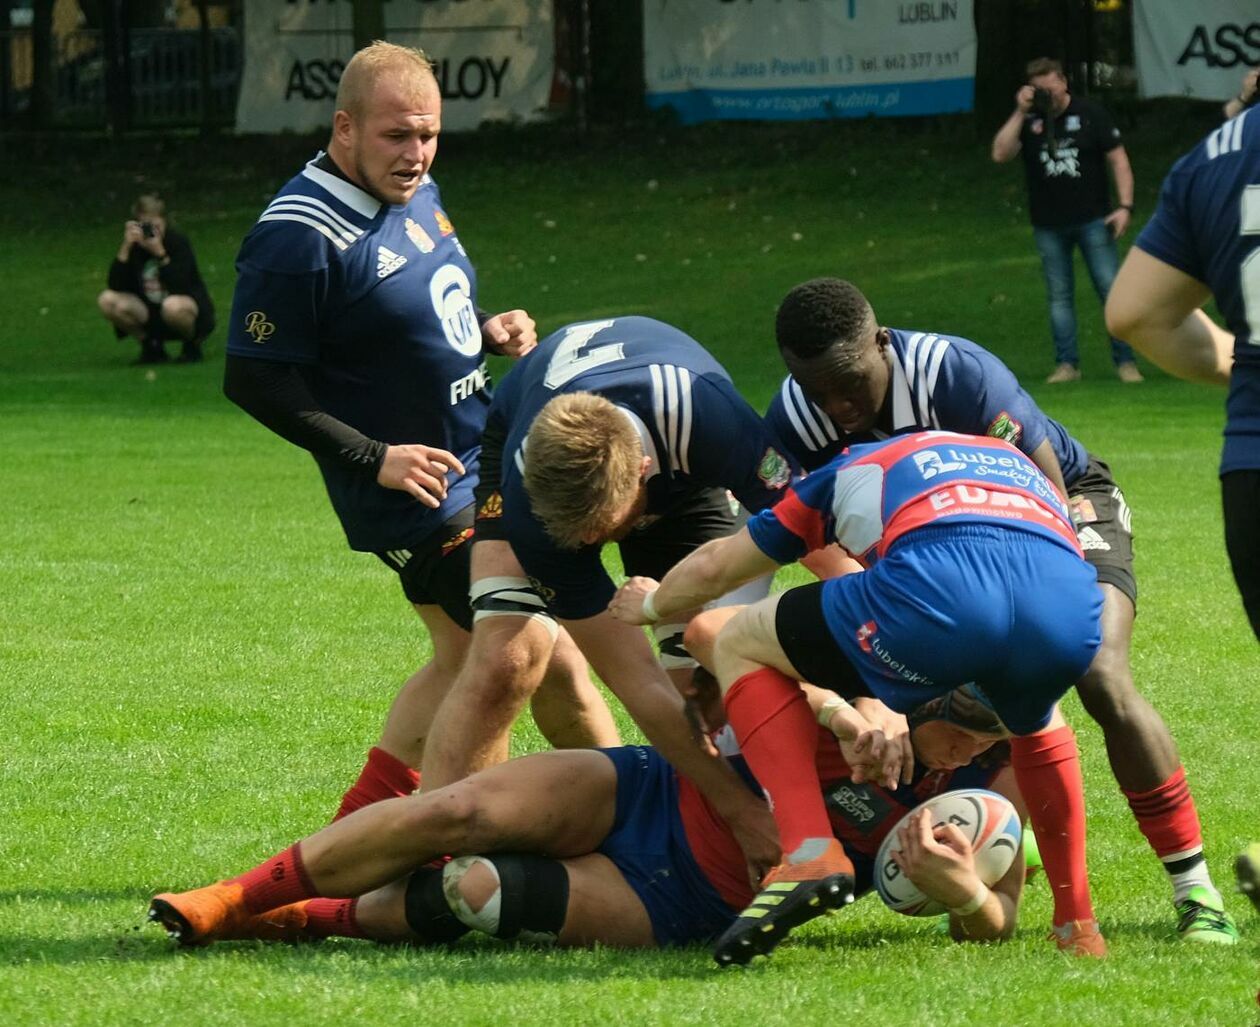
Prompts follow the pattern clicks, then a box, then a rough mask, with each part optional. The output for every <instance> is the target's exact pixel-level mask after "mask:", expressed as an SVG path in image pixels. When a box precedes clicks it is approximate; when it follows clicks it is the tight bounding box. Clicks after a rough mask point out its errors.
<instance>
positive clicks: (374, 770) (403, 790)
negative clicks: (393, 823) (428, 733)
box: [333, 745, 420, 823]
mask: <svg viewBox="0 0 1260 1027" xmlns="http://www.w3.org/2000/svg"><path fill="white" fill-rule="evenodd" d="M419 787H420V774H419V772H418V771H415V770H412V769H411V768H410V767H409V766H407V764H405V763H404V762H403V761H402V760H400V759H399V758H398V757H397V756H391V755H390V754H389V753H387V752H386V751H385V750H384V749H382V748H381V747H380V746H376V745H374V746H372V748H371V749H370V750H369V751H368V758H367V763H365V764H364V765H363V769H362V770H361V771H360V772H359V779H358V780H357V781H355V783H354V784H353V785H351V786H350V790H349V791H348V792H346V794H345V795H344V796H343V797H342V799H341V805H340V806H339V807H337V813H336V815H335V816H334V817H333V822H334V823H336V822H337V821H338V820H340V819H341V818H342V817H344V816H346V815H347V814H348V813H353V812H354V811H355V810H357V809H362V808H363V807H364V806H370V805H372V803H374V802H380V801H381V800H382V799H396V798H398V797H399V796H400V795H410V794H411V793H412V792H414V791H415V790H416V789H417V788H419Z"/></svg>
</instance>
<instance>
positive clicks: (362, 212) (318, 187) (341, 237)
mask: <svg viewBox="0 0 1260 1027" xmlns="http://www.w3.org/2000/svg"><path fill="white" fill-rule="evenodd" d="M318 160H319V158H318V157H317V158H316V159H315V160H312V161H311V162H310V163H308V164H307V165H306V167H304V168H303V169H302V171H301V172H299V173H298V174H297V175H294V176H293V178H291V179H289V181H288V182H286V183H285V184H284V185H283V186H282V187H281V188H280V190H279V191H278V192H277V193H276V194H275V196H273V197H272V199H271V202H270V203H268V204H267V206H266V207H265V208H264V209H263V211H262V213H261V214H259V216H258V220H257V221H256V222H255V224H254V227H253V228H252V229H251V230H250V232H249V235H247V236H246V238H245V242H244V244H243V245H242V247H241V254H240V258H239V259H240V261H241V262H242V263H245V264H248V265H250V266H253V267H258V268H263V269H266V270H271V271H278V272H282V273H283V272H289V273H298V272H303V271H311V270H317V269H319V268H322V267H326V266H328V265H329V264H331V263H334V262H336V261H338V260H340V259H341V258H342V256H343V255H344V254H345V253H346V252H347V251H349V250H350V249H351V248H353V247H354V246H355V245H356V244H357V243H358V242H359V241H360V240H362V239H363V238H364V237H365V236H366V235H368V234H369V233H370V231H371V228H372V224H373V222H374V220H375V218H376V216H377V214H378V213H379V212H380V209H381V204H380V202H379V201H378V200H376V199H375V198H374V197H372V196H371V195H369V194H368V193H366V192H364V191H363V190H362V189H360V188H358V187H357V186H355V185H353V184H352V183H350V182H347V181H346V180H345V179H343V178H340V177H338V176H337V175H333V174H331V173H330V172H328V171H325V170H323V169H322V168H321V167H319V166H318V164H317V161H318Z"/></svg>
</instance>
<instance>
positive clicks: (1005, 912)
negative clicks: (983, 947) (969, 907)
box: [949, 891, 1018, 941]
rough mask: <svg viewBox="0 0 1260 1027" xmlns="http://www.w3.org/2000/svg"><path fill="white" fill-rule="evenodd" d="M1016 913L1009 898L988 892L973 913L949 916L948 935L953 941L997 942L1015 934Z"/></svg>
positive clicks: (996, 892) (998, 893)
mask: <svg viewBox="0 0 1260 1027" xmlns="http://www.w3.org/2000/svg"><path fill="white" fill-rule="evenodd" d="M1017 918H1018V912H1017V910H1016V906H1015V903H1014V901H1012V899H1011V898H1010V896H1008V895H1005V894H1003V893H1002V892H1000V891H990V892H989V894H988V897H987V898H985V900H984V903H983V904H982V905H981V906H980V908H979V909H977V910H976V911H975V912H973V913H968V914H967V915H965V916H958V915H957V914H955V913H952V912H951V913H950V915H949V934H950V937H951V938H953V939H954V941H999V940H1001V939H1003V938H1009V937H1010V936H1011V935H1012V934H1014V933H1015V923H1016V920H1017Z"/></svg>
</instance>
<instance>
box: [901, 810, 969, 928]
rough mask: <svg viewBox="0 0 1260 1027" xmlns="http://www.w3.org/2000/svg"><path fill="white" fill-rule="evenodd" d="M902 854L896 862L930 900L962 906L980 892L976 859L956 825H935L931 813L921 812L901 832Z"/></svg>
mask: <svg viewBox="0 0 1260 1027" xmlns="http://www.w3.org/2000/svg"><path fill="white" fill-rule="evenodd" d="M898 841H899V842H900V844H901V849H900V851H897V850H896V849H894V850H893V851H892V852H891V856H892V860H893V862H894V863H896V864H897V866H899V867H900V868H901V870H902V872H903V873H904V874H905V875H906V876H907V877H908V878H910V880H911V881H913V882H914V883H915V884H916V885H917V886H918V887H919V889H920V890H921V891H922V892H923V893H924V894H925V895H927V896H928V897H929V898H933V899H936V901H937V902H940V903H943V904H944V905H945V906H947V907H949V906H961V905H963V904H964V903H966V902H967V901H968V900H969V899H970V898H971V897H972V896H973V895H975V893H976V891H977V890H978V889H979V887H980V884H981V881H980V877H979V875H978V874H977V873H976V862H975V856H974V855H973V853H972V851H971V845H970V843H969V842H968V841H967V839H966V837H965V836H964V835H963V833H962V832H961V831H960V830H958V828H957V827H955V826H954V825H953V824H941V825H940V826H939V827H933V826H932V814H931V811H930V810H927V809H920V810H917V811H916V812H915V813H914V814H913V815H912V816H911V817H910V821H909V823H907V824H906V826H905V827H903V828H902V829H901V830H900V832H898Z"/></svg>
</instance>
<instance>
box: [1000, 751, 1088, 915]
mask: <svg viewBox="0 0 1260 1027" xmlns="http://www.w3.org/2000/svg"><path fill="white" fill-rule="evenodd" d="M1011 766H1012V767H1013V768H1014V770H1015V780H1016V782H1017V783H1018V785H1019V790H1020V794H1021V795H1023V797H1024V802H1025V803H1026V804H1027V806H1028V816H1029V819H1031V820H1032V825H1033V832H1034V833H1035V835H1036V837H1037V846H1038V848H1039V849H1040V850H1041V859H1042V862H1043V863H1044V864H1045V868H1046V878H1047V880H1049V882H1050V888H1051V892H1052V894H1053V897H1054V922H1055V924H1056V925H1061V924H1067V923H1070V922H1071V921H1073V920H1093V919H1094V907H1093V903H1092V902H1091V901H1090V897H1089V876H1088V874H1087V872H1086V869H1085V792H1084V782H1083V781H1082V779H1081V758H1080V751H1079V750H1078V749H1077V747H1076V734H1075V733H1074V732H1073V731H1072V729H1071V728H1070V727H1067V726H1064V727H1061V728H1055V729H1054V730H1053V731H1045V732H1042V733H1041V734H1036V735H1026V736H1023V737H1016V738H1012V739H1011Z"/></svg>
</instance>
